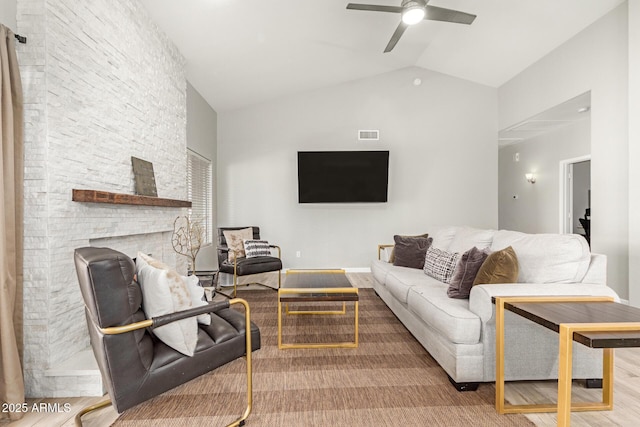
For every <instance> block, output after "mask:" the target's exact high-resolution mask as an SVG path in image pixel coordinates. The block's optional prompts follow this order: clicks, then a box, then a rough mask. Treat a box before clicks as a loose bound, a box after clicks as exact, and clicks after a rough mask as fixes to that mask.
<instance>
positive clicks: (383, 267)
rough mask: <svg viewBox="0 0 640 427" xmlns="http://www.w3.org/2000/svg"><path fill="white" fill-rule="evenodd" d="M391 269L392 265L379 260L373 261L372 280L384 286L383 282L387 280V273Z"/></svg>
mask: <svg viewBox="0 0 640 427" xmlns="http://www.w3.org/2000/svg"><path fill="white" fill-rule="evenodd" d="M392 269H393V264H391V263H390V262H386V261H382V260H379V259H376V260H373V262H371V274H372V275H373V278H374V279H376V281H377V282H378V283H380V284H381V285H384V284H385V283H384V282H385V280H386V279H387V274H389V271H391V270H392Z"/></svg>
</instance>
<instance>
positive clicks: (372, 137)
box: [358, 129, 380, 141]
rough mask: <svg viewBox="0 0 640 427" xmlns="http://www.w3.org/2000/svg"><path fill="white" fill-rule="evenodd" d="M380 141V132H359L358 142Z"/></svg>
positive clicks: (374, 130) (375, 130)
mask: <svg viewBox="0 0 640 427" xmlns="http://www.w3.org/2000/svg"><path fill="white" fill-rule="evenodd" d="M379 139H380V131H379V130H377V129H373V130H359V131H358V141H378V140H379Z"/></svg>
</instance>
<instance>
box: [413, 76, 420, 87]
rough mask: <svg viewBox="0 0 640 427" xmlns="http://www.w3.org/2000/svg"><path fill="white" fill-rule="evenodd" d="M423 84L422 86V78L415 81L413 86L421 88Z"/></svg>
mask: <svg viewBox="0 0 640 427" xmlns="http://www.w3.org/2000/svg"><path fill="white" fill-rule="evenodd" d="M421 84H422V79H420V78H415V79H413V85H414V86H420V85H421Z"/></svg>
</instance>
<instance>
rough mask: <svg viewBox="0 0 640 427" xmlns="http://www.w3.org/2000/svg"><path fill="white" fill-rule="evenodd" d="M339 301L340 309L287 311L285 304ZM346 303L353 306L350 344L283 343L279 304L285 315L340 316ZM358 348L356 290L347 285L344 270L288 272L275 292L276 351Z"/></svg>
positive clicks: (344, 311) (344, 309)
mask: <svg viewBox="0 0 640 427" xmlns="http://www.w3.org/2000/svg"><path fill="white" fill-rule="evenodd" d="M334 301H335V302H342V310H289V303H317V302H334ZM347 302H353V303H354V338H353V341H350V342H331V343H306V342H305V343H288V344H287V343H283V342H282V341H283V340H282V315H283V312H282V311H283V310H282V304H285V314H286V315H309V314H316V315H344V314H346V312H347V310H346V304H347ZM355 347H358V289H357V288H354V287H353V286H351V283H350V282H349V280H348V279H347V276H345V272H344V270H288V271H287V274H286V278H285V281H284V284H283V285H282V286H281V287H280V289H278V348H280V349H289V348H355Z"/></svg>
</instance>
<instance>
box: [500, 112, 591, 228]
mask: <svg viewBox="0 0 640 427" xmlns="http://www.w3.org/2000/svg"><path fill="white" fill-rule="evenodd" d="M515 153H519V157H520V161H518V162H516V161H514V154H515ZM589 153H590V126H589V120H588V119H584V120H582V121H579V122H576V123H575V124H571V125H569V126H566V127H563V128H560V129H558V130H555V131H553V132H549V133H546V134H543V135H539V136H536V137H534V138H531V139H529V140H527V141H524V142H520V143H518V144H512V145H508V146H506V147H502V148H500V151H499V161H498V162H499V183H498V203H499V220H498V225H499V227H500V228H501V229H507V230H517V231H523V232H525V233H557V232H558V230H559V226H560V224H558V221H559V209H560V206H559V205H560V203H559V194H558V193H559V185H560V176H559V163H560V161H561V160H565V159H570V158H574V157H579V156H584V155H587V154H589ZM529 172H533V173H535V175H536V182H535V184H531V183H529V182H527V180H526V179H525V174H526V173H529ZM516 195H517V196H518V198H517V199H516V198H514V197H513V196H516Z"/></svg>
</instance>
